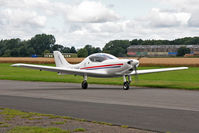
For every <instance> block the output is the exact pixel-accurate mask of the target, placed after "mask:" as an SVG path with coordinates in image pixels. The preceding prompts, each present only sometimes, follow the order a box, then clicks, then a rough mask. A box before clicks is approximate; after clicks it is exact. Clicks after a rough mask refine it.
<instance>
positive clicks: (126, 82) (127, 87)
mask: <svg viewBox="0 0 199 133" xmlns="http://www.w3.org/2000/svg"><path fill="white" fill-rule="evenodd" d="M123 79H124V84H123V89H124V90H128V89H129V85H130V83H131V81H132V79H131V76H130V75H128V81H127V80H126V76H125V75H124V76H123Z"/></svg>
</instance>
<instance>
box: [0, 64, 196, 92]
mask: <svg viewBox="0 0 199 133" xmlns="http://www.w3.org/2000/svg"><path fill="white" fill-rule="evenodd" d="M10 65H11V64H9V63H1V64H0V79H7V80H23V81H45V82H68V83H81V82H82V80H83V78H82V77H81V76H73V75H57V73H54V72H46V71H38V70H32V69H26V68H16V67H10ZM51 66H52V65H51ZM153 68H160V67H140V68H139V69H153ZM133 79H134V76H133ZM88 83H89V84H114V85H122V84H123V79H122V77H121V78H92V77H89V78H88ZM132 85H135V86H146V87H160V88H178V89H189V90H198V89H199V68H197V67H190V68H189V69H188V70H181V71H172V72H163V73H153V74H145V75H139V80H138V81H136V82H135V81H133V82H132Z"/></svg>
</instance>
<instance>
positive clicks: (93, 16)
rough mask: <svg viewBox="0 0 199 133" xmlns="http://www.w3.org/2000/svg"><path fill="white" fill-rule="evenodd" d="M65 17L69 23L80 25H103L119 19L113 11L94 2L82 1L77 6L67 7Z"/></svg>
mask: <svg viewBox="0 0 199 133" xmlns="http://www.w3.org/2000/svg"><path fill="white" fill-rule="evenodd" d="M65 17H66V18H67V19H68V20H69V21H73V22H80V23H103V22H109V21H115V20H118V19H119V18H120V17H119V15H117V14H116V13H115V12H114V11H112V10H110V9H109V8H107V7H106V6H104V5H102V4H101V3H100V2H96V1H83V2H82V3H80V4H79V5H75V6H70V7H68V9H66V16H65Z"/></svg>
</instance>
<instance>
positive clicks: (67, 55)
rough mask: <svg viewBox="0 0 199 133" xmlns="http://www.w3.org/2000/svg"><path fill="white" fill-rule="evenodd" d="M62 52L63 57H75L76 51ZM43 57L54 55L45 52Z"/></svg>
mask: <svg viewBox="0 0 199 133" xmlns="http://www.w3.org/2000/svg"><path fill="white" fill-rule="evenodd" d="M62 54H63V56H64V57H65V58H76V57H77V54H76V53H62ZM44 57H47V58H53V57H54V56H53V53H45V54H44Z"/></svg>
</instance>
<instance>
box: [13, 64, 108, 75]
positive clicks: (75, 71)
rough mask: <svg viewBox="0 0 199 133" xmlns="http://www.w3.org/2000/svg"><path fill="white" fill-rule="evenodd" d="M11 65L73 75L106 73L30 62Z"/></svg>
mask: <svg viewBox="0 0 199 133" xmlns="http://www.w3.org/2000/svg"><path fill="white" fill-rule="evenodd" d="M11 66H13V67H24V68H31V69H38V70H40V71H41V70H44V71H51V72H58V73H62V74H74V75H84V74H87V75H88V76H96V75H98V76H104V75H106V74H107V73H105V72H96V71H94V70H81V69H71V68H65V67H52V66H42V65H32V64H13V65H11Z"/></svg>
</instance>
